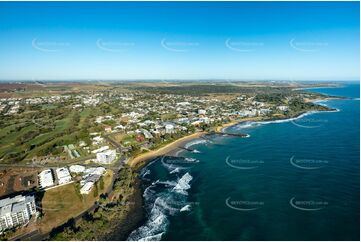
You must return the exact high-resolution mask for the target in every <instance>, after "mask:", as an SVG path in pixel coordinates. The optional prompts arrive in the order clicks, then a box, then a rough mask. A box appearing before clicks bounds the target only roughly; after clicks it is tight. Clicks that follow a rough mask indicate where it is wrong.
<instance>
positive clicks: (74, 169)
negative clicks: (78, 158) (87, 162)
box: [69, 165, 85, 173]
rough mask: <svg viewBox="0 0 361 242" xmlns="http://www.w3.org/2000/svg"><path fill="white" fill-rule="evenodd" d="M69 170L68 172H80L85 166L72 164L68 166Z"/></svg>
mask: <svg viewBox="0 0 361 242" xmlns="http://www.w3.org/2000/svg"><path fill="white" fill-rule="evenodd" d="M69 170H70V172H74V173H81V172H83V171H84V170H85V167H84V166H81V165H72V166H70V167H69Z"/></svg>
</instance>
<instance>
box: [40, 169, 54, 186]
mask: <svg viewBox="0 0 361 242" xmlns="http://www.w3.org/2000/svg"><path fill="white" fill-rule="evenodd" d="M39 183H40V187H41V188H46V187H51V186H53V185H54V177H53V173H52V171H51V169H47V170H43V171H42V172H40V173H39Z"/></svg>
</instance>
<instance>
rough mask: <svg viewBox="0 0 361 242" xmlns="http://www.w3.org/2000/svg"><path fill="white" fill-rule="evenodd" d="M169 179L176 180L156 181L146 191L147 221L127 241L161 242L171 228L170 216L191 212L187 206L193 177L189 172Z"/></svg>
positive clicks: (178, 171)
mask: <svg viewBox="0 0 361 242" xmlns="http://www.w3.org/2000/svg"><path fill="white" fill-rule="evenodd" d="M178 168H179V167H178ZM176 169H177V168H175V170H176ZM173 171H174V170H173ZM180 171H181V169H178V170H177V172H172V173H180ZM169 177H175V180H166V181H161V180H156V181H154V182H152V183H151V184H150V185H149V186H148V187H147V188H146V189H145V190H144V193H143V197H144V202H145V209H146V211H147V214H148V215H147V220H146V222H145V223H144V224H143V225H142V226H140V227H139V228H137V229H136V230H134V231H133V232H132V233H131V234H130V235H129V237H128V239H127V240H131V241H139V240H144V241H158V240H161V239H162V237H163V235H164V234H165V233H166V231H167V228H168V226H169V216H174V215H175V214H177V213H180V212H187V211H190V209H191V207H190V205H187V195H188V193H187V190H189V189H190V188H191V184H190V183H191V181H192V180H193V177H192V176H191V175H190V174H189V173H188V172H186V173H185V174H183V175H182V176H181V177H180V178H179V177H177V176H175V175H171V176H169Z"/></svg>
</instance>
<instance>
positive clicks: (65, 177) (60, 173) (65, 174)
mask: <svg viewBox="0 0 361 242" xmlns="http://www.w3.org/2000/svg"><path fill="white" fill-rule="evenodd" d="M56 176H57V177H58V183H59V185H62V184H66V183H69V182H71V176H70V172H69V170H68V168H66V167H61V168H58V169H56Z"/></svg>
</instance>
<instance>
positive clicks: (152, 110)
mask: <svg viewBox="0 0 361 242" xmlns="http://www.w3.org/2000/svg"><path fill="white" fill-rule="evenodd" d="M154 85H155V86H156V88H153V87H150V86H149V83H137V84H132V83H126V84H118V83H117V84H112V83H109V84H107V85H104V84H94V83H91V84H89V83H87V84H79V83H75V84H74V83H72V84H64V83H48V84H47V85H45V84H44V85H40V86H39V85H36V84H34V86H35V87H33V86H32V88H29V84H26V85H25V86H26V87H25V88H22V87H21V83H20V84H19V83H16V84H14V86H12V85H11V84H9V85H8V87H7V88H6V89H5V90H4V91H2V92H1V93H0V116H1V119H0V127H1V132H0V167H1V169H2V170H1V171H0V172H1V173H0V196H1V200H0V233H1V234H2V236H4V238H10V239H14V238H20V239H21V238H25V237H22V235H23V234H25V235H26V234H29V233H31V232H33V231H35V230H36V231H37V233H38V234H46V233H49V232H50V231H51V230H52V229H54V228H56V227H57V226H60V225H62V224H64V223H66V222H67V221H68V220H69V219H71V218H72V217H75V216H78V215H81V214H83V213H84V211H93V210H91V209H94V204H98V203H99V201H100V200H101V197H104V196H105V197H107V198H108V200H107V201H112V202H113V201H114V196H113V198H112V199H110V200H109V197H111V194H112V192H113V191H112V189H113V188H112V187H113V184H114V181H115V180H116V179H118V178H119V171H120V170H122V169H124V168H126V167H127V166H128V162H129V160H131V159H132V158H134V157H136V156H137V155H139V154H142V153H146V152H148V151H150V150H155V149H157V148H159V147H162V146H164V145H165V144H168V143H170V142H172V141H175V140H177V139H179V138H181V137H184V136H187V135H190V134H193V133H195V132H210V131H214V130H216V128H217V127H220V126H222V125H224V124H227V123H230V122H241V121H242V120H247V119H251V120H272V119H285V118H289V117H294V116H297V115H300V114H302V113H304V112H308V111H312V110H327V107H325V106H321V105H317V104H314V103H312V102H311V101H313V100H317V99H323V98H326V97H325V96H323V95H321V94H315V93H312V92H305V91H303V90H299V89H298V88H301V87H307V86H312V85H311V84H307V85H305V84H294V83H292V85H291V84H285V83H280V84H278V85H277V84H276V85H275V86H274V87H265V86H262V85H259V84H258V86H252V85H250V84H249V83H237V84H236V85H229V84H227V83H216V84H214V83H212V84H202V85H199V84H197V85H195V84H192V83H170V84H169V83H166V84H164V83H154ZM54 92H55V93H57V94H56V95H54V94H53V93H54ZM59 192H60V193H61V192H65V193H67V194H74V197H76V198H77V199H78V198H79V200H76V201H78V202H79V204H82V206H77V202H75V201H66V200H63V199H62V200H61V201H58V200H57V199H58V195H56V193H59ZM39 194H41V196H39ZM51 194H52V195H51ZM70 197H71V196H70ZM72 202H73V203H74V204H75V207H76V208H74V211H70V210H71V209H69V211H70V212H69V213H66V214H65V215H64V214H62V213H61V211H60V210H61V209H59V207H64V204H69V203H72ZM79 204H78V205H79ZM89 209H90V210H89ZM59 215H63V217H62V216H59ZM54 216H57V217H62V218H61V219H58V220H57V221H54V222H53V223H51V224H50V223H49V222H48V221H49V220H50V219H51V218H52V217H54ZM45 223H46V224H47V225H46V226H45ZM39 227H40V229H39ZM34 228H36V229H34ZM29 238H36V237H29Z"/></svg>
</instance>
